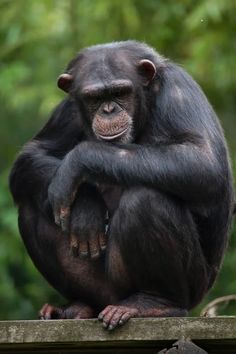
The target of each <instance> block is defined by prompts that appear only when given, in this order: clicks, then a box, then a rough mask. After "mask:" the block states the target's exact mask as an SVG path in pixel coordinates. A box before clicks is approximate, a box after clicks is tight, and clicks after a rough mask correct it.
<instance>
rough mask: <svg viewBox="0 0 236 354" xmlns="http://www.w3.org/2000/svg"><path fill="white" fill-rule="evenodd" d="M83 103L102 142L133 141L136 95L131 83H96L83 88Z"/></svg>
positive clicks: (114, 81) (126, 80)
mask: <svg viewBox="0 0 236 354" xmlns="http://www.w3.org/2000/svg"><path fill="white" fill-rule="evenodd" d="M80 95H81V99H82V102H83V104H84V107H85V110H86V111H87V117H89V119H90V120H91V124H92V129H93V132H94V134H95V136H96V137H97V138H98V139H99V140H106V141H119V142H123V143H127V142H130V141H131V140H132V128H133V115H134V111H135V100H134V97H135V94H134V90H133V84H132V82H131V81H130V80H128V79H114V80H111V81H110V82H109V83H107V84H106V85H104V84H103V83H102V82H95V83H91V84H88V85H85V86H83V87H82V89H81V91H80Z"/></svg>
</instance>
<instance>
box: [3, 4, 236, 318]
mask: <svg viewBox="0 0 236 354" xmlns="http://www.w3.org/2000/svg"><path fill="white" fill-rule="evenodd" d="M235 11H236V3H235V1H234V0H217V1H216V0H200V1H195V2H194V1H191V0H183V1H181V2H180V1H173V0H165V1H164V0H149V1H145V0H126V1H120V0H97V1H94V0H80V1H77V0H41V1H37V0H21V1H14V0H0V13H1V21H0V72H1V75H0V121H1V129H0V151H1V152H0V154H1V159H0V171H1V172H0V269H1V272H0V302H1V310H0V318H1V319H13V318H34V317H35V316H36V312H37V309H38V308H40V306H41V304H42V303H43V302H44V301H52V302H55V301H59V300H61V299H60V298H59V296H58V295H57V294H56V292H55V291H54V290H52V289H51V288H50V287H49V286H48V285H47V284H46V282H45V280H44V279H43V278H42V277H41V276H40V275H39V274H38V272H37V271H36V269H35V268H34V266H33V265H32V262H31V260H30V259H29V256H28V255H27V253H26V251H25V249H24V246H23V243H22V241H21V239H20V237H19V232H18V228H17V214H16V209H15V207H14V206H13V204H12V200H11V196H10V193H9V191H8V182H7V176H8V173H9V169H10V166H11V164H12V162H13V160H14V158H15V155H16V153H17V152H18V151H19V149H20V148H21V146H22V145H23V144H24V143H25V142H26V141H27V140H28V139H30V138H31V137H32V136H33V135H34V134H35V133H36V132H37V130H38V129H39V127H41V126H42V125H43V123H44V122H45V121H46V119H47V117H48V115H49V113H50V111H51V110H52V109H53V107H54V106H55V105H56V103H57V102H59V100H60V99H61V98H62V97H63V94H62V93H61V92H59V90H58V89H57V88H56V84H55V82H56V78H57V76H58V75H59V74H60V73H61V72H62V71H63V69H64V67H65V65H66V64H67V62H68V61H69V60H70V59H71V57H72V56H73V55H74V54H75V53H76V52H77V51H78V50H79V49H80V48H82V47H84V46H88V45H91V44H96V43H104V42H108V41H114V40H124V39H130V38H134V39H137V40H141V41H146V42H147V43H149V44H150V45H153V46H154V47H155V48H157V49H158V50H159V51H160V52H161V53H162V54H164V55H165V56H169V57H171V58H172V59H174V60H175V61H177V62H179V63H180V64H181V65H183V66H184V67H185V68H186V69H187V70H188V71H189V72H190V73H191V74H192V75H193V76H194V77H195V78H196V79H197V81H198V82H199V83H200V84H201V86H202V87H203V89H204V90H205V92H206V93H207V96H208V97H209V98H210V100H211V102H212V104H213V105H214V107H215V108H216V110H217V112H218V114H219V116H220V119H221V121H222V124H223V127H224V129H225V134H226V137H227V140H228V142H229V146H230V150H231V156H232V163H233V167H234V169H235V166H236V153H235V151H236V139H235V132H236V122H235V118H234V116H235V113H234V112H235V110H236V101H235V96H236V61H235V46H236V41H235V33H236V21H235ZM235 235H236V231H234V232H233V233H232V237H231V242H230V244H229V248H228V252H227V256H226V258H225V261H224V265H223V268H222V271H221V274H220V276H219V278H218V280H217V282H216V284H215V287H214V289H213V290H212V291H211V292H210V294H209V296H208V297H207V299H205V300H204V303H206V301H209V300H210V299H212V298H214V297H217V296H221V295H227V294H230V293H235V292H236V281H235V272H234V268H235V264H236V241H235ZM201 306H202V305H201ZM201 306H200V307H201ZM200 307H199V308H200ZM231 310H232V311H233V310H234V311H236V307H234V309H232V308H231ZM196 311H197V312H196ZM196 311H195V313H198V311H199V309H197V310H196ZM231 313H232V312H231Z"/></svg>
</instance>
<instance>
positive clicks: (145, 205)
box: [10, 41, 233, 310]
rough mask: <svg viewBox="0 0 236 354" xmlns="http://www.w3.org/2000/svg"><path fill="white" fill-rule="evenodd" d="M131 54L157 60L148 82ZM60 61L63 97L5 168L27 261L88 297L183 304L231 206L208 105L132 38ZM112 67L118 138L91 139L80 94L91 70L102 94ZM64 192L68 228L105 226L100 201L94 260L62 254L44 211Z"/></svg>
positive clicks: (81, 231)
mask: <svg viewBox="0 0 236 354" xmlns="http://www.w3.org/2000/svg"><path fill="white" fill-rule="evenodd" d="M141 59H148V60H151V61H152V62H153V63H154V64H155V66H156V69H157V72H156V76H155V78H154V79H153V80H152V81H151V82H150V83H149V85H148V86H143V77H142V74H141V73H140V71H139V70H138V63H139V61H140V60H141ZM67 73H70V74H71V75H73V77H74V80H73V83H72V85H71V88H70V92H69V96H68V98H66V99H65V100H64V101H63V102H62V103H60V104H59V106H58V107H57V108H56V109H55V111H54V113H53V114H52V117H51V118H50V120H49V121H48V122H47V123H46V125H45V127H44V128H43V129H42V130H41V131H40V132H39V133H38V134H37V135H36V136H35V137H34V138H33V139H32V140H31V141H30V142H29V143H27V144H26V146H25V147H24V148H23V150H22V152H21V153H20V155H19V157H18V158H17V160H16V162H15V164H14V166H13V169H12V171H11V175H10V188H11V192H12V194H13V197H14V200H15V202H16V203H17V205H18V207H19V224H20V231H21V234H22V237H23V239H24V242H25V244H26V247H27V249H28V251H29V253H30V255H31V257H32V258H33V261H34V262H35V264H36V266H37V267H38V269H39V270H40V271H41V272H42V273H43V274H44V276H45V277H46V278H47V279H48V281H49V282H51V284H52V285H53V286H54V287H55V288H56V289H58V290H59V291H60V292H61V293H62V294H63V295H64V296H66V297H67V298H68V299H69V300H78V299H79V300H81V301H84V302H86V303H88V304H89V305H90V306H92V307H94V308H97V309H101V308H102V307H103V306H105V305H108V304H109V303H117V302H118V301H120V300H123V299H125V298H127V297H129V296H131V295H132V294H134V293H146V294H152V296H153V295H154V296H156V297H157V298H158V299H160V303H162V302H163V303H167V304H170V306H173V307H175V306H176V307H179V308H181V309H187V310H189V309H191V308H192V307H193V306H195V305H196V304H198V303H199V302H200V301H201V299H202V297H203V295H204V294H205V293H206V292H207V290H208V289H209V288H210V287H211V286H212V284H213V282H214V280H215V277H216V275H217V273H218V270H219V267H220V264H221V261H222V256H223V253H224V250H225V247H226V244H227V235H228V231H229V226H230V222H231V216H232V209H233V190H232V177H231V169H230V164H229V159H228V153H227V148H226V144H225V139H224V136H223V133H222V129H221V127H220V125H219V122H218V120H217V117H216V115H215V113H214V111H213V109H212V107H211V106H210V104H209V103H208V101H207V99H206V97H205V95H204V94H203V92H202V91H201V89H200V88H199V86H198V85H197V84H196V82H194V80H193V79H192V78H191V77H190V76H189V75H188V74H187V73H186V72H185V71H184V70H183V69H182V68H180V67H179V66H177V65H176V64H174V63H172V62H171V61H169V60H167V59H164V58H162V57H161V56H160V55H159V54H157V53H156V52H155V51H154V50H153V49H151V48H149V47H148V46H146V45H145V44H141V43H138V42H134V41H128V42H120V43H112V44H108V45H101V46H94V47H91V48H88V49H85V50H83V51H82V52H81V53H80V54H79V55H78V56H77V57H76V58H75V59H73V61H72V62H71V63H70V64H69V66H68V68H67ZM113 79H129V80H131V81H132V83H133V87H134V92H133V94H134V102H133V109H134V113H133V117H132V119H133V130H132V134H131V135H132V136H131V137H130V138H129V141H128V142H127V143H122V142H119V141H114V142H112V143H109V142H103V141H99V140H98V139H97V137H96V136H95V134H94V132H93V131H92V128H91V126H92V119H91V116H90V114H89V113H88V112H89V110H88V107H87V106H86V104H85V102H84V101H83V99H82V98H81V96H80V92H81V89H82V88H83V87H84V85H85V83H87V82H88V81H89V82H90V83H91V82H92V83H100V82H102V84H103V85H104V87H107V88H108V89H107V96H108V97H110V96H111V92H110V91H111V88H110V86H109V85H110V82H111V81H112V80H113ZM109 90H110V91H109ZM48 187H49V200H48ZM77 190H78V192H77V194H76V195H75V197H73V198H72V194H73V192H75V191H77ZM72 202H73V204H72ZM71 204H72V209H71V210H72V212H71V218H70V225H72V226H71V229H70V226H68V224H65V225H61V226H62V228H64V229H65V230H66V231H67V233H68V234H70V233H71V232H73V233H75V234H78V237H82V238H83V237H84V235H89V234H91V235H93V234H96V232H104V228H105V222H104V220H105V217H106V210H107V209H108V211H109V214H110V220H109V229H108V233H107V235H106V237H108V241H107V242H108V248H107V250H106V252H105V254H102V253H101V256H100V258H99V259H98V260H97V261H95V262H93V261H92V260H90V259H89V260H87V259H86V260H84V259H81V258H79V257H76V255H74V254H71V249H70V246H69V236H65V235H62V231H61V229H60V227H58V226H56V225H55V223H54V220H53V213H52V209H53V212H54V213H55V212H56V211H57V210H58V208H60V206H63V207H65V208H66V207H71ZM51 205H52V209H51ZM66 222H68V220H66ZM71 230H72V231H71ZM86 237H90V236H86ZM91 237H93V236H91ZM85 239H86V238H85ZM85 256H86V255H85Z"/></svg>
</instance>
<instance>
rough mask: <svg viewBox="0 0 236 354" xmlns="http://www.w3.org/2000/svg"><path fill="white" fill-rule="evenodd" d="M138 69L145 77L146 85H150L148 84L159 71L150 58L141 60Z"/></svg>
mask: <svg viewBox="0 0 236 354" xmlns="http://www.w3.org/2000/svg"><path fill="white" fill-rule="evenodd" d="M138 70H139V72H140V74H141V75H142V77H143V85H144V86H148V84H149V83H150V82H151V81H152V80H153V79H154V77H155V75H156V72H157V69H156V66H155V64H154V63H153V62H152V61H151V60H149V59H142V60H140V62H139V64H138Z"/></svg>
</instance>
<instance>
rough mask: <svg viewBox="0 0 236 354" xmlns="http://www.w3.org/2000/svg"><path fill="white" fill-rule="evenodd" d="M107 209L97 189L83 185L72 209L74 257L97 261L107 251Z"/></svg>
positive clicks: (71, 224)
mask: <svg viewBox="0 0 236 354" xmlns="http://www.w3.org/2000/svg"><path fill="white" fill-rule="evenodd" d="M106 213H107V208H106V205H105V202H104V200H103V199H102V197H101V196H100V194H99V192H98V191H97V189H96V188H95V187H94V186H92V185H89V184H82V185H81V186H80V188H79V190H78V194H77V196H76V198H75V201H74V203H73V205H72V209H71V217H70V243H71V249H72V252H73V254H74V256H79V257H80V258H83V259H85V258H91V259H92V260H94V259H97V258H99V257H100V255H101V254H102V253H103V252H104V251H105V248H106V233H105V217H106Z"/></svg>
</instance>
